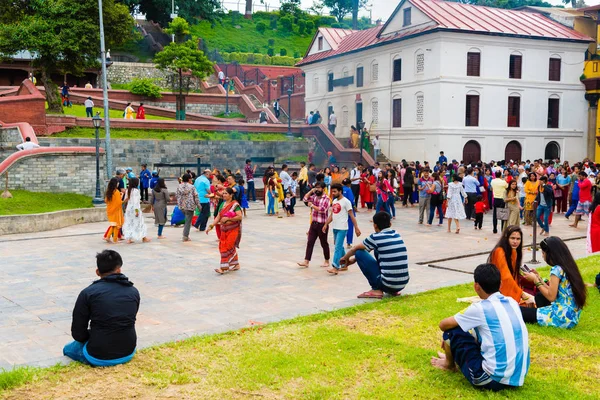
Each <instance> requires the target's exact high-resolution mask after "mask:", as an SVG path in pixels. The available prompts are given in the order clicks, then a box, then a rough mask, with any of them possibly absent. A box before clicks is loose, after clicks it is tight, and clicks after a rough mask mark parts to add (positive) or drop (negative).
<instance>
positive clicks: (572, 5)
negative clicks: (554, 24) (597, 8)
mask: <svg viewBox="0 0 600 400" xmlns="http://www.w3.org/2000/svg"><path fill="white" fill-rule="evenodd" d="M571 7H573V8H577V0H571ZM584 7H585V6H584Z"/></svg>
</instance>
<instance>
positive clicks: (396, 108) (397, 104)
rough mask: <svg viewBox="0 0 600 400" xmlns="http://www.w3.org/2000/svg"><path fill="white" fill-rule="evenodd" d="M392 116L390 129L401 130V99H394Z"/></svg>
mask: <svg viewBox="0 0 600 400" xmlns="http://www.w3.org/2000/svg"><path fill="white" fill-rule="evenodd" d="M392 116H393V121H392V127H394V128H401V127H402V99H394V102H393V109H392Z"/></svg>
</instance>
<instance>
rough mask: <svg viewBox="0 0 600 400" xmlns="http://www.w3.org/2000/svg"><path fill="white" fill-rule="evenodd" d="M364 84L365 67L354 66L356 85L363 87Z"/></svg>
mask: <svg viewBox="0 0 600 400" xmlns="http://www.w3.org/2000/svg"><path fill="white" fill-rule="evenodd" d="M359 71H360V73H359ZM364 85H365V67H363V66H362V65H359V66H357V67H356V87H363V86H364Z"/></svg>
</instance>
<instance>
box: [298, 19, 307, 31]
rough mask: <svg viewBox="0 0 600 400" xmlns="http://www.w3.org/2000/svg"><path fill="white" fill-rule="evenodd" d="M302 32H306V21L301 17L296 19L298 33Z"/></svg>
mask: <svg viewBox="0 0 600 400" xmlns="http://www.w3.org/2000/svg"><path fill="white" fill-rule="evenodd" d="M304 32H306V21H305V20H303V19H301V20H300V21H298V33H299V34H300V35H304Z"/></svg>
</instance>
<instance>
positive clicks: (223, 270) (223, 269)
mask: <svg viewBox="0 0 600 400" xmlns="http://www.w3.org/2000/svg"><path fill="white" fill-rule="evenodd" d="M215 272H216V273H217V274H219V275H223V274H224V273H225V272H229V268H215Z"/></svg>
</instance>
